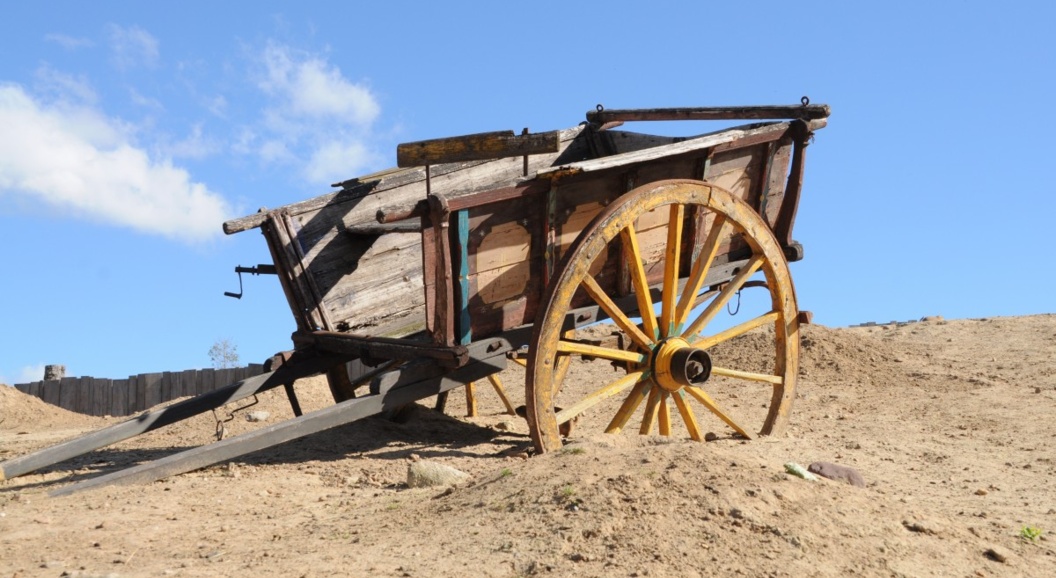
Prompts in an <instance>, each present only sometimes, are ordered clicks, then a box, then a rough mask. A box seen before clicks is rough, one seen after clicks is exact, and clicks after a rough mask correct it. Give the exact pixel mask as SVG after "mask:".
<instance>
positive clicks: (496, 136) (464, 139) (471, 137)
mask: <svg viewBox="0 0 1056 578" xmlns="http://www.w3.org/2000/svg"><path fill="white" fill-rule="evenodd" d="M559 146H560V141H559V133H558V132H557V131H551V132H541V133H536V134H526V135H516V136H515V135H514V134H513V131H496V132H484V133H478V134H468V135H464V136H455V137H448V138H438V139H432V140H423V141H417V142H409V143H401V144H399V145H397V146H396V166H398V167H417V166H424V165H437V164H440V163H460V162H466V161H478V160H487V159H501V158H504V157H516V156H522V155H534V154H540V153H549V152H557V150H558V148H559Z"/></svg>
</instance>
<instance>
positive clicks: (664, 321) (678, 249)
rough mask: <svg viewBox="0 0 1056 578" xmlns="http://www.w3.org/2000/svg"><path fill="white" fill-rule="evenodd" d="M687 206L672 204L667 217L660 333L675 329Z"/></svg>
mask: <svg viewBox="0 0 1056 578" xmlns="http://www.w3.org/2000/svg"><path fill="white" fill-rule="evenodd" d="M685 210H686V209H685V207H683V206H682V205H679V204H674V205H671V211H670V212H669V213H668V218H667V247H666V248H665V249H664V286H663V287H662V288H661V290H660V335H661V336H662V337H668V336H669V335H672V334H673V333H674V331H675V327H674V318H675V300H676V299H677V298H678V297H677V295H678V271H679V267H678V265H679V259H680V258H681V256H682V217H683V215H684V214H685Z"/></svg>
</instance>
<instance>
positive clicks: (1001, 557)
mask: <svg viewBox="0 0 1056 578" xmlns="http://www.w3.org/2000/svg"><path fill="white" fill-rule="evenodd" d="M983 555H984V556H986V557H987V558H989V559H991V560H993V561H994V562H1001V563H1002V564H1006V563H1008V559H1009V558H1011V557H1012V553H1011V552H1009V551H1008V550H1006V549H1004V548H1002V547H1001V546H990V547H989V548H987V549H986V551H985V552H983Z"/></svg>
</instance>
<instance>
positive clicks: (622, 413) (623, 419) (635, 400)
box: [605, 380, 651, 433]
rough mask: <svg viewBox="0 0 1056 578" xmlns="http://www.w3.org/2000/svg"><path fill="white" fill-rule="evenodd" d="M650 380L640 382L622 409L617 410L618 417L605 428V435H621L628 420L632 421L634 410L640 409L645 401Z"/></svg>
mask: <svg viewBox="0 0 1056 578" xmlns="http://www.w3.org/2000/svg"><path fill="white" fill-rule="evenodd" d="M650 385H651V383H650V380H645V381H639V382H638V383H637V385H635V386H634V389H632V390H631V393H630V394H629V395H628V396H627V399H625V400H623V403H622V404H620V409H618V410H616V415H614V416H613V417H612V421H610V422H609V425H608V427H606V428H605V433H620V430H622V429H623V426H625V425H627V420H629V419H631V416H632V415H634V410H636V409H638V406H639V405H640V404H641V403H642V400H643V399H645V390H646V389H648V388H649V387H650Z"/></svg>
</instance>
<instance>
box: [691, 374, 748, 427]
mask: <svg viewBox="0 0 1056 578" xmlns="http://www.w3.org/2000/svg"><path fill="white" fill-rule="evenodd" d="M685 390H686V391H687V392H689V395H692V396H693V397H694V398H695V399H696V400H697V401H699V402H700V403H701V404H702V405H703V406H704V407H706V408H708V410H709V411H711V413H713V414H715V415H716V416H718V418H719V419H721V420H722V421H724V422H726V425H728V426H730V427H731V428H733V431H735V432H737V433H739V434H741V435H742V436H743V437H745V438H746V439H753V438H754V437H755V436H753V435H752V434H750V433H748V431H747V430H745V429H744V428H743V427H741V426H740V425H738V424H737V422H736V421H734V419H733V418H732V417H730V416H729V414H727V413H726V412H725V411H723V410H722V409H721V408H719V404H717V403H715V400H714V399H712V398H711V396H710V395H708V394H707V392H705V391H704V390H703V389H700V388H698V387H686V388H685Z"/></svg>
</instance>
